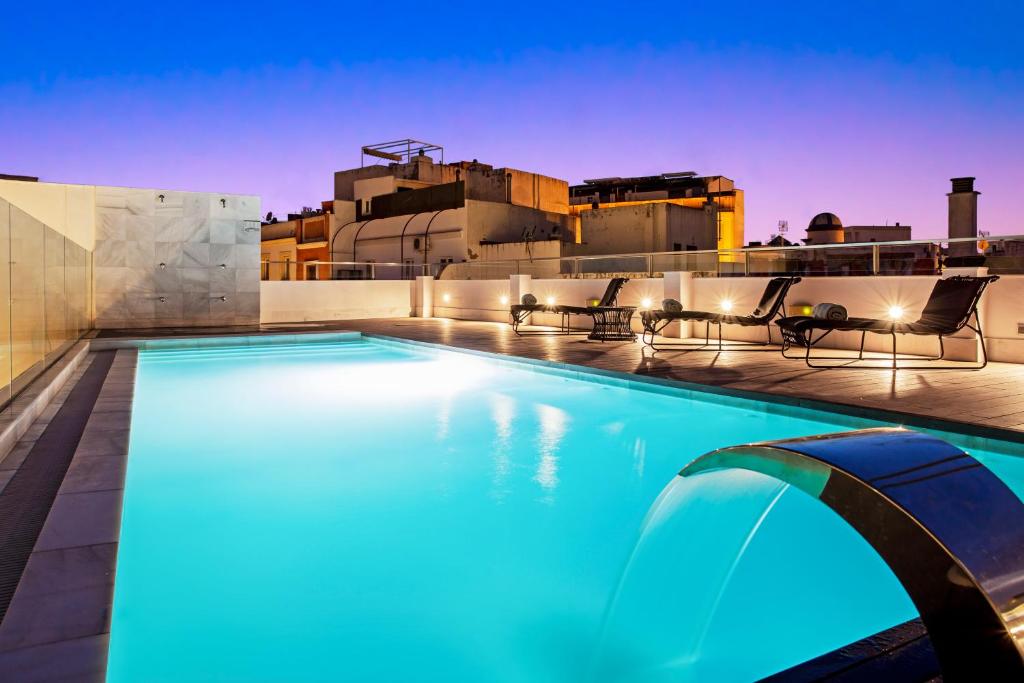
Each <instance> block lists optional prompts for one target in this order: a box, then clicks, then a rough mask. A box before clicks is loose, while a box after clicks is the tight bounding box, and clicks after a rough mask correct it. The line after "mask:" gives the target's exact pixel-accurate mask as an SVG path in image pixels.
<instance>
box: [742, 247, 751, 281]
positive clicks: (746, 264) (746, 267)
mask: <svg viewBox="0 0 1024 683" xmlns="http://www.w3.org/2000/svg"><path fill="white" fill-rule="evenodd" d="M743 275H744V277H746V276H747V275H750V252H749V251H745V252H743Z"/></svg>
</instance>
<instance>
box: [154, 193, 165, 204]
mask: <svg viewBox="0 0 1024 683" xmlns="http://www.w3.org/2000/svg"><path fill="white" fill-rule="evenodd" d="M156 198H157V199H159V200H160V203H161V204H163V203H164V196H163V195H162V194H158V195H157V196H156Z"/></svg>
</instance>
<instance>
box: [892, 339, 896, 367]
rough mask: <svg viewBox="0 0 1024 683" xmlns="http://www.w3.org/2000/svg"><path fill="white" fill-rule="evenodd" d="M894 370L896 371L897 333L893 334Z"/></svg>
mask: <svg viewBox="0 0 1024 683" xmlns="http://www.w3.org/2000/svg"><path fill="white" fill-rule="evenodd" d="M892 369H893V370H895V369H896V333H895V332H893V333H892Z"/></svg>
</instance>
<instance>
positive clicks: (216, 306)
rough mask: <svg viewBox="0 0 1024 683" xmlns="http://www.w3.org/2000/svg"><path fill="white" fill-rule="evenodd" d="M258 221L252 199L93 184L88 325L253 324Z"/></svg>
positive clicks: (257, 209)
mask: <svg viewBox="0 0 1024 683" xmlns="http://www.w3.org/2000/svg"><path fill="white" fill-rule="evenodd" d="M259 219H260V200H259V197H253V196H245V195H225V194H216V193H199V192H174V191H170V190H136V189H131V188H112V187H98V188H96V248H95V251H94V272H95V292H96V327H98V328H124V327H194V326H203V325H248V324H256V323H258V322H259V317H260V231H259ZM222 297H223V299H224V300H223V301H222V300H221V298H222Z"/></svg>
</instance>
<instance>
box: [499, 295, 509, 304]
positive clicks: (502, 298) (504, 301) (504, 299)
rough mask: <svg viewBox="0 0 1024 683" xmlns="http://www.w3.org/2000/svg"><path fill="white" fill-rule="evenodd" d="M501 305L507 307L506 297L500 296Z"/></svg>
mask: <svg viewBox="0 0 1024 683" xmlns="http://www.w3.org/2000/svg"><path fill="white" fill-rule="evenodd" d="M501 305H502V306H508V297H507V296H502V297H501Z"/></svg>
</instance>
